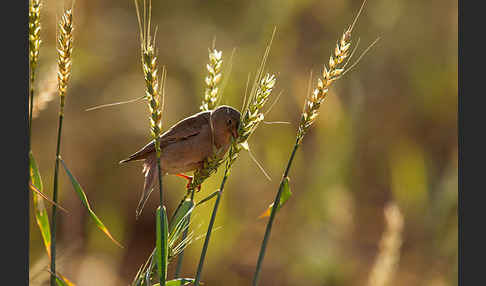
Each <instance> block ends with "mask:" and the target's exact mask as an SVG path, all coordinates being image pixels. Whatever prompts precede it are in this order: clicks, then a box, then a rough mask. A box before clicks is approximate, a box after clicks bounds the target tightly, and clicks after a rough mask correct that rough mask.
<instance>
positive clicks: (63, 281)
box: [47, 270, 76, 286]
mask: <svg viewBox="0 0 486 286" xmlns="http://www.w3.org/2000/svg"><path fill="white" fill-rule="evenodd" d="M47 271H49V273H51V274H52V272H51V271H50V270H47ZM54 277H55V278H56V284H57V286H76V284H74V283H73V282H71V281H69V279H67V278H66V277H64V276H63V275H61V273H59V272H57V274H54Z"/></svg>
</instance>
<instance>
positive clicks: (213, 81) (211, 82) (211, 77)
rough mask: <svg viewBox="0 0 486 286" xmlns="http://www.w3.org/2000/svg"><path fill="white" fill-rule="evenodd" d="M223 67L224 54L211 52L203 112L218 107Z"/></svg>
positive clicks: (202, 106) (201, 107)
mask: <svg viewBox="0 0 486 286" xmlns="http://www.w3.org/2000/svg"><path fill="white" fill-rule="evenodd" d="M222 66H223V57H222V52H221V51H218V50H216V49H214V48H213V49H210V50H209V63H208V64H207V65H206V69H207V70H208V76H206V78H205V80H204V82H205V83H206V89H205V91H204V98H203V101H202V104H201V106H200V107H199V109H200V110H202V111H208V110H212V109H214V108H215V107H216V105H217V102H218V98H219V94H218V92H219V87H218V85H219V83H220V81H221V67H222Z"/></svg>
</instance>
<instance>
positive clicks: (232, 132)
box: [231, 129, 238, 139]
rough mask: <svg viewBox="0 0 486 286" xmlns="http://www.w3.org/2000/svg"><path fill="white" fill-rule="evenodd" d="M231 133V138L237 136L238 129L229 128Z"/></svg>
mask: <svg viewBox="0 0 486 286" xmlns="http://www.w3.org/2000/svg"><path fill="white" fill-rule="evenodd" d="M231 135H232V136H233V138H235V139H236V138H238V129H233V130H231Z"/></svg>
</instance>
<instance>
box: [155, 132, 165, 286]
mask: <svg viewBox="0 0 486 286" xmlns="http://www.w3.org/2000/svg"><path fill="white" fill-rule="evenodd" d="M156 140H157V142H156V145H157V149H160V147H159V146H160V145H159V137H158V136H157V139H156ZM157 169H158V172H159V198H160V229H161V230H163V229H164V223H165V220H164V218H163V215H162V211H163V210H162V209H163V207H164V193H163V191H162V169H161V168H160V151H159V152H157ZM161 233H162V231H161ZM161 240H162V241H163V239H162V238H161ZM161 251H162V253H161V254H162V257H165V247H161ZM166 263H167V261H166ZM161 268H162V272H163V273H159V274H160V285H161V286H164V285H165V279H166V277H167V273H166V267H165V265H162V267H161Z"/></svg>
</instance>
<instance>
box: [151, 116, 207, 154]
mask: <svg viewBox="0 0 486 286" xmlns="http://www.w3.org/2000/svg"><path fill="white" fill-rule="evenodd" d="M209 123H210V112H209V111H203V112H199V113H196V114H194V115H192V116H189V117H187V118H185V119H183V120H181V121H179V122H177V123H176V124H175V125H174V126H172V127H171V128H170V129H169V130H167V132H165V133H164V134H162V136H161V137H160V145H161V146H167V145H169V144H171V143H173V142H177V141H180V140H185V139H187V138H189V137H192V136H195V135H197V134H199V133H200V132H201V130H202V127H203V126H204V125H207V124H209Z"/></svg>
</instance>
